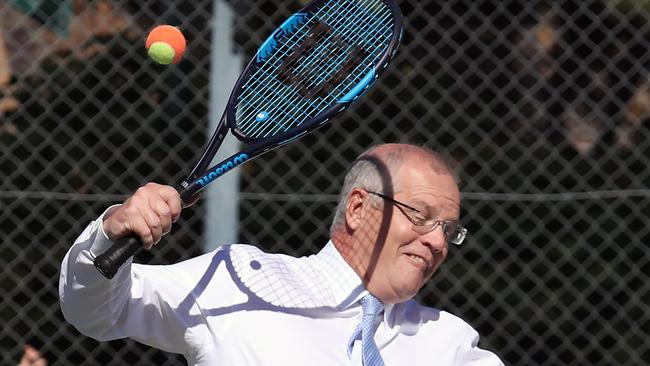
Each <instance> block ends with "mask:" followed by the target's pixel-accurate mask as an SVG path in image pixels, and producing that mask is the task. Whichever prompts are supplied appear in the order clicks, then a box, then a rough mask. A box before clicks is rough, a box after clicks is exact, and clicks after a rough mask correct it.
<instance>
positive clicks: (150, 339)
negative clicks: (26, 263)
mask: <svg viewBox="0 0 650 366" xmlns="http://www.w3.org/2000/svg"><path fill="white" fill-rule="evenodd" d="M161 187H164V186H158V185H151V184H150V185H147V186H145V187H143V188H141V189H139V190H138V192H136V194H134V195H133V196H132V197H130V198H129V199H128V200H127V201H126V202H125V203H124V204H123V205H121V206H113V207H111V208H109V209H108V210H107V211H106V212H105V213H104V214H103V215H102V216H101V217H100V218H99V219H97V220H95V221H94V222H92V223H91V224H90V225H89V226H88V227H87V228H86V229H85V230H84V231H83V233H82V234H81V236H80V237H79V238H78V239H77V240H76V242H75V244H74V245H73V246H72V247H71V248H70V250H69V251H68V253H67V255H66V256H65V258H64V259H63V262H62V266H61V273H60V281H59V297H60V303H61V310H62V312H63V315H64V316H65V318H66V320H68V321H69V322H70V323H71V324H73V325H74V326H75V327H76V328H77V329H78V330H79V331H80V332H82V333H83V334H86V335H88V336H91V337H93V338H95V339H98V340H110V339H117V338H123V337H132V338H134V339H136V340H138V341H140V342H142V343H145V344H148V345H151V346H154V347H157V348H160V349H163V350H166V351H170V352H177V353H186V351H187V349H186V345H185V341H184V334H185V331H186V326H185V322H184V319H183V317H184V315H183V314H182V313H181V312H179V311H178V307H179V304H180V303H181V302H183V301H184V300H186V299H187V298H188V297H191V296H192V295H191V290H192V288H193V281H192V279H191V278H190V277H189V276H188V275H187V274H186V273H185V272H184V271H183V270H181V269H180V268H179V267H177V266H145V265H137V264H132V263H131V261H129V262H128V263H126V264H125V265H124V266H122V268H120V270H119V271H118V273H117V274H116V276H115V277H114V278H113V279H112V280H107V279H106V278H104V277H103V276H101V274H99V272H98V271H97V270H96V269H95V268H94V266H93V258H94V257H95V256H96V255H97V254H100V253H102V252H103V251H104V250H106V249H107V248H108V247H109V246H110V245H111V244H112V240H111V239H109V238H112V239H117V238H118V237H120V236H124V235H127V234H129V233H131V232H135V233H136V234H137V235H138V236H140V237H141V238H142V240H143V244H144V245H145V247H148V248H150V247H151V246H152V245H153V244H154V243H156V242H157V241H158V240H159V239H160V237H161V236H162V235H163V234H164V233H166V232H168V231H169V229H170V227H171V223H172V222H173V221H174V220H175V219H176V218H177V217H178V214H180V199H178V206H177V207H176V206H174V205H175V203H172V204H171V205H167V207H163V206H165V205H163V204H161V202H166V199H169V197H165V198H160V199H158V198H155V196H156V195H157V193H155V194H152V193H154V192H156V191H159V188H161ZM169 189H171V188H170V187H167V188H164V191H165V192H171V191H169ZM174 192H175V191H174ZM172 196H173V195H172ZM143 202H144V204H143ZM152 205H153V207H154V208H151V207H152ZM170 206H172V207H170ZM158 211H163V213H165V214H166V215H167V216H166V217H162V218H160V217H158V218H156V215H159V213H157V212H158ZM163 216H164V215H163Z"/></svg>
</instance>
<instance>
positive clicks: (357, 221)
mask: <svg viewBox="0 0 650 366" xmlns="http://www.w3.org/2000/svg"><path fill="white" fill-rule="evenodd" d="M367 199H368V193H367V192H366V191H364V190H363V189H359V188H354V189H352V190H351V191H350V193H349V194H348V204H347V206H346V207H345V223H346V224H347V226H348V227H349V228H350V229H352V230H356V229H358V228H359V227H360V226H361V223H362V222H363V218H364V216H365V210H364V207H363V203H364V201H366V200H367Z"/></svg>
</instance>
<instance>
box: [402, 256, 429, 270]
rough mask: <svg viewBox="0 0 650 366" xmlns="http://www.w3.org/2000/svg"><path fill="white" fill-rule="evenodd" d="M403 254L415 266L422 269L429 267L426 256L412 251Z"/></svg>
mask: <svg viewBox="0 0 650 366" xmlns="http://www.w3.org/2000/svg"><path fill="white" fill-rule="evenodd" d="M404 255H406V257H407V258H408V259H409V261H410V262H411V263H413V264H415V265H416V266H417V267H419V268H422V269H427V268H429V261H427V260H426V258H424V257H422V256H419V255H417V254H412V253H405V254H404Z"/></svg>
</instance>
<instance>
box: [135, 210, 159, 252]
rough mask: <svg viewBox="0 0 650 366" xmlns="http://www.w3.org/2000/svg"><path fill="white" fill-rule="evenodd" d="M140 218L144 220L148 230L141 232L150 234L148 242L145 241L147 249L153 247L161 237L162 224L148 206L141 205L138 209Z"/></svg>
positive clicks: (156, 214)
mask: <svg viewBox="0 0 650 366" xmlns="http://www.w3.org/2000/svg"><path fill="white" fill-rule="evenodd" d="M139 210H140V218H141V219H142V220H144V222H145V225H146V226H147V229H148V230H143V232H145V233H146V232H147V231H148V234H150V235H151V236H150V240H148V241H147V245H148V248H147V249H149V248H151V246H153V245H155V244H156V243H157V242H158V241H159V240H160V238H161V237H162V222H161V219H160V216H159V215H158V213H157V212H156V211H155V210H154V209H153V208H152V207H151V206H150V205H149V204H147V205H143V206H141V207H140V208H139Z"/></svg>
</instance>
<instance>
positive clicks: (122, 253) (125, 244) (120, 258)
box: [93, 236, 142, 280]
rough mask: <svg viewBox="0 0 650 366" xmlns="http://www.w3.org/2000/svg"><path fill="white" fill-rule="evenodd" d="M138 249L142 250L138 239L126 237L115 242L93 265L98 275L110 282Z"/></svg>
mask: <svg viewBox="0 0 650 366" xmlns="http://www.w3.org/2000/svg"><path fill="white" fill-rule="evenodd" d="M140 248H142V243H141V242H140V239H138V238H137V237H135V236H126V237H123V238H121V239H118V240H116V241H115V243H114V244H113V245H112V246H111V247H110V248H108V250H106V251H105V252H104V253H102V254H100V255H98V256H97V257H96V258H95V260H94V262H93V263H94V264H95V268H97V270H98V271H99V273H101V274H102V276H104V277H106V278H108V279H109V280H110V279H111V278H113V276H115V273H117V270H118V269H119V268H120V267H121V266H122V265H123V264H124V263H125V262H126V261H127V260H129V258H131V257H132V256H133V255H134V254H135V252H137V251H138V249H140Z"/></svg>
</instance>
